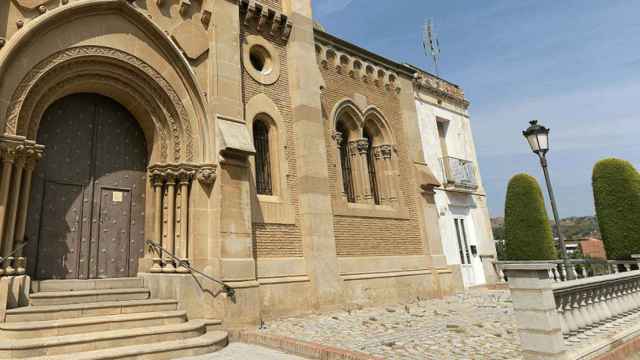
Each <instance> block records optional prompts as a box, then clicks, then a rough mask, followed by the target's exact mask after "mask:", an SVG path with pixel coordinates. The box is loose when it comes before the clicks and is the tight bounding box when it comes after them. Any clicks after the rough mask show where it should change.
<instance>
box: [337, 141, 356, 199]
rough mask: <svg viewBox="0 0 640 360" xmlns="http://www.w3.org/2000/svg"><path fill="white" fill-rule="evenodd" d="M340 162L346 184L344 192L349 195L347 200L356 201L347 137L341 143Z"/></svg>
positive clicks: (344, 184)
mask: <svg viewBox="0 0 640 360" xmlns="http://www.w3.org/2000/svg"><path fill="white" fill-rule="evenodd" d="M340 163H341V165H342V185H343V186H344V193H345V195H346V196H347V201H348V202H350V203H354V202H356V197H355V194H354V191H353V179H352V177H351V157H350V156H349V149H348V142H347V140H346V139H345V140H343V141H342V143H340Z"/></svg>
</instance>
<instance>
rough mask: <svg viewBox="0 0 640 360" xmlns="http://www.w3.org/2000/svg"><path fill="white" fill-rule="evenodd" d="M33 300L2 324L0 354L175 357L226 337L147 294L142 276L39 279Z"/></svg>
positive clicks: (83, 359)
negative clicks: (94, 278) (98, 278)
mask: <svg viewBox="0 0 640 360" xmlns="http://www.w3.org/2000/svg"><path fill="white" fill-rule="evenodd" d="M30 302H31V305H30V306H26V307H21V308H16V309H10V310H7V314H6V322H4V323H0V359H47V360H56V359H73V360H89V359H92V360H93V359H138V360H140V359H145V360H147V359H174V358H179V357H183V356H190V355H200V354H206V353H210V352H213V351H216V350H219V349H221V348H222V347H224V346H226V344H227V341H228V338H227V333H226V332H224V331H207V326H210V325H213V324H216V322H212V321H210V320H207V321H204V320H190V319H188V318H187V313H186V311H184V310H180V309H179V304H178V302H177V301H175V300H159V299H151V298H150V292H149V290H148V289H146V288H145V287H144V283H143V280H142V279H140V278H120V279H100V280H46V281H41V282H40V284H39V292H37V293H33V294H31V296H30ZM217 324H219V322H217Z"/></svg>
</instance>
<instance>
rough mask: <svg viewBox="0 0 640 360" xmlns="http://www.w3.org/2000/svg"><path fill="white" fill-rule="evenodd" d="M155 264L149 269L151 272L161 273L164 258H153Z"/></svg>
mask: <svg viewBox="0 0 640 360" xmlns="http://www.w3.org/2000/svg"><path fill="white" fill-rule="evenodd" d="M152 262H153V265H152V266H151V269H149V271H150V272H152V273H160V272H162V265H161V263H162V260H161V259H160V258H153V260H152Z"/></svg>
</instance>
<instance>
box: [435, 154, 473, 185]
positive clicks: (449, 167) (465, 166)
mask: <svg viewBox="0 0 640 360" xmlns="http://www.w3.org/2000/svg"><path fill="white" fill-rule="evenodd" d="M440 160H441V164H442V173H443V174H444V177H445V179H444V180H445V181H444V182H445V183H446V184H449V185H453V186H454V187H458V188H463V189H469V190H475V189H477V188H478V181H477V179H476V167H475V165H474V164H473V161H470V160H464V159H459V158H455V157H452V156H445V157H443V158H442V159H440Z"/></svg>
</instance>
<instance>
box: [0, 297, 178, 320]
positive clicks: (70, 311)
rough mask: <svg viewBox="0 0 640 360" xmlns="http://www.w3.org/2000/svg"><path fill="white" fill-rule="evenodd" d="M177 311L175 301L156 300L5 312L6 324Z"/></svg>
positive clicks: (57, 306)
mask: <svg viewBox="0 0 640 360" xmlns="http://www.w3.org/2000/svg"><path fill="white" fill-rule="evenodd" d="M177 309H178V302H177V301H175V300H158V299H146V300H130V301H109V302H98V303H84V304H68V305H51V306H26V307H20V308H15V309H9V310H7V314H6V322H8V323H11V322H24V321H45V320H60V319H73V318H81V317H93V316H103V315H118V314H133V313H144V312H160V311H174V310H177Z"/></svg>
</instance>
